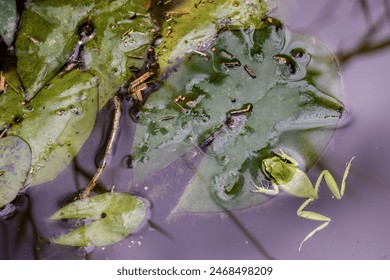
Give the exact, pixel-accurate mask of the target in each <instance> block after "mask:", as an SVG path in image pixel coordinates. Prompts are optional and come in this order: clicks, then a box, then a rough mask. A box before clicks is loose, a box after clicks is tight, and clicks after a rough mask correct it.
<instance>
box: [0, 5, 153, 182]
mask: <svg viewBox="0 0 390 280" xmlns="http://www.w3.org/2000/svg"><path fill="white" fill-rule="evenodd" d="M146 3H147V0H142V1H131V0H116V1H110V0H99V1H94V0H82V1H77V3H76V2H75V3H69V1H65V0H47V1H37V0H33V1H28V2H27V3H26V8H25V10H24V12H23V15H22V19H21V26H20V30H19V32H18V34H17V39H16V55H17V69H16V70H17V73H18V74H19V76H20V79H21V81H19V80H18V79H17V78H16V77H17V75H15V73H13V72H7V73H4V76H5V77H6V81H9V82H11V83H12V84H13V88H12V87H8V91H9V92H8V94H6V95H5V94H3V95H0V105H1V108H2V109H1V110H0V117H1V119H0V129H1V130H6V132H7V135H15V136H19V137H21V138H23V139H24V140H25V141H26V142H27V143H28V144H29V145H30V146H31V150H32V166H33V172H32V180H31V182H30V183H31V185H37V184H42V183H45V182H47V181H50V180H53V179H54V178H56V176H57V175H58V174H59V173H60V172H61V171H62V170H64V169H65V167H66V166H67V165H68V164H69V163H70V162H71V160H72V159H73V158H74V157H75V156H76V155H77V153H78V152H79V150H80V149H81V146H82V145H83V143H84V142H85V140H86V139H87V138H88V136H89V135H90V133H91V131H92V128H93V126H94V123H95V118H96V114H97V112H98V110H99V109H101V108H102V107H103V106H104V105H105V104H106V103H107V102H108V100H110V98H111V97H112V96H113V95H114V94H115V93H116V92H117V91H118V89H119V88H120V87H121V86H123V85H125V84H126V82H127V81H128V80H129V79H131V78H132V75H133V74H132V72H131V71H130V67H129V66H137V67H140V66H141V65H142V63H143V59H139V58H138V57H139V56H140V57H141V58H142V57H143V56H144V55H145V52H146V50H147V47H148V46H149V44H150V42H151V40H152V36H151V29H152V27H151V19H150V16H149V15H147V14H145V13H144V12H145V6H146ZM134 15H136V16H135V17H134ZM134 57H136V58H134ZM15 76H16V77H15ZM23 88H24V89H25V92H24V93H25V96H23V94H22V92H23V90H22V89H23ZM18 89H19V90H20V92H17V90H18Z"/></svg>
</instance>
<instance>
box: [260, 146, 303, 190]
mask: <svg viewBox="0 0 390 280" xmlns="http://www.w3.org/2000/svg"><path fill="white" fill-rule="evenodd" d="M297 168H298V163H297V162H296V161H295V160H294V159H293V158H292V157H290V156H288V155H287V154H285V153H284V152H283V151H282V150H280V153H278V154H275V156H273V157H270V158H266V159H264V160H263V161H262V163H261V169H262V171H263V173H264V175H265V176H266V177H267V179H269V180H271V182H273V183H275V184H277V185H283V184H286V183H288V182H290V180H291V179H292V177H293V176H294V174H295V172H296V171H297Z"/></svg>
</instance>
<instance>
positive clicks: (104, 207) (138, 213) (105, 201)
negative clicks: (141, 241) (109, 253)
mask: <svg viewBox="0 0 390 280" xmlns="http://www.w3.org/2000/svg"><path fill="white" fill-rule="evenodd" d="M147 210H148V209H147V206H146V205H145V203H144V202H143V201H142V200H141V199H139V198H137V197H135V196H132V195H129V194H125V193H114V194H111V193H106V194H102V195H97V196H93V197H89V198H86V199H83V200H77V201H75V202H72V203H70V204H68V205H66V206H65V207H63V208H61V209H60V210H58V211H57V212H56V213H55V214H53V215H52V216H51V217H50V219H51V220H59V219H87V220H89V222H88V223H87V224H86V225H84V226H82V227H80V228H77V229H75V230H72V231H70V232H68V233H66V234H64V235H62V236H59V237H57V238H55V239H54V240H53V242H54V243H57V244H62V245H68V246H105V245H109V244H112V243H115V242H118V241H120V240H122V239H124V238H125V237H127V236H128V235H129V234H131V233H132V232H134V231H135V230H136V229H137V228H138V227H139V226H140V224H141V223H142V222H143V221H144V219H145V215H146V213H147Z"/></svg>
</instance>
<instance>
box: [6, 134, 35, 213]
mask: <svg viewBox="0 0 390 280" xmlns="http://www.w3.org/2000/svg"><path fill="white" fill-rule="evenodd" d="M30 166H31V151H30V147H29V146H28V144H27V143H26V142H25V141H23V140H22V139H20V138H19V137H14V136H10V137H5V138H1V139H0V208H1V207H3V206H4V205H6V204H8V203H10V202H11V201H12V200H14V198H15V197H16V195H17V194H18V192H19V191H20V190H21V189H22V188H23V186H24V182H25V181H26V178H27V175H28V172H29V170H30Z"/></svg>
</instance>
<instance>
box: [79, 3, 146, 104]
mask: <svg viewBox="0 0 390 280" xmlns="http://www.w3.org/2000/svg"><path fill="white" fill-rule="evenodd" d="M146 3H147V0H141V1H130V0H125V1H100V3H99V5H98V6H97V7H96V8H95V9H94V10H93V12H92V13H91V14H90V16H89V17H88V22H89V24H91V25H93V26H94V30H95V32H96V36H95V38H94V39H93V40H90V41H88V42H87V43H86V44H85V46H84V57H85V64H86V65H85V67H86V68H87V69H88V70H89V71H90V72H91V73H93V74H94V75H96V76H97V77H98V78H99V108H102V107H103V106H104V104H106V103H107V101H108V100H109V99H110V98H111V97H112V96H113V95H114V94H115V93H116V92H117V91H118V89H119V87H120V86H122V85H124V84H125V83H126V81H127V80H129V79H131V78H132V77H133V75H134V74H133V73H132V72H131V70H130V69H131V66H132V67H137V68H139V67H141V66H142V64H143V63H144V58H145V57H146V50H147V48H148V47H149V45H150V43H151V41H152V23H151V22H152V21H151V18H150V16H149V14H146V13H145V7H146Z"/></svg>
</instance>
